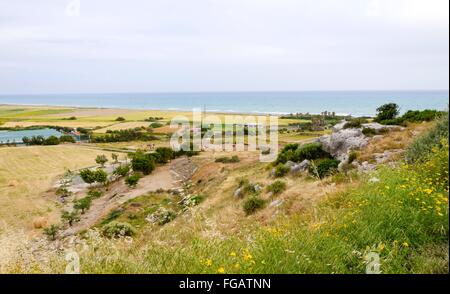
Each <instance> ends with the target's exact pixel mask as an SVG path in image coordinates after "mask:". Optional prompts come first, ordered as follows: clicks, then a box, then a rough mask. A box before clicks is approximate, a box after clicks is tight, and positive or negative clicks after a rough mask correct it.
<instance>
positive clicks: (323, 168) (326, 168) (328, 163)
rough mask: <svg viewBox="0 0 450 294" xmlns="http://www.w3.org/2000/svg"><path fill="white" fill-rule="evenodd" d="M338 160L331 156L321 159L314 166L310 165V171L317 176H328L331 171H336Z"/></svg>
mask: <svg viewBox="0 0 450 294" xmlns="http://www.w3.org/2000/svg"><path fill="white" fill-rule="evenodd" d="M339 163H340V161H339V160H336V159H332V158H327V159H323V160H320V161H318V162H317V164H316V166H315V167H314V165H311V169H312V172H313V173H315V174H316V175H317V176H318V177H319V178H321V179H322V178H324V177H326V176H329V175H330V174H331V173H332V172H335V171H337V168H338V166H339Z"/></svg>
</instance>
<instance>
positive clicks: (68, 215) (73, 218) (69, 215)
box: [61, 211, 80, 226]
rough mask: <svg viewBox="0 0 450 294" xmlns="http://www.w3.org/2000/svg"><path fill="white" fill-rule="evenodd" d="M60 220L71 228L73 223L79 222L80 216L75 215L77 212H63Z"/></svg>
mask: <svg viewBox="0 0 450 294" xmlns="http://www.w3.org/2000/svg"><path fill="white" fill-rule="evenodd" d="M61 219H63V220H64V221H66V222H67V223H68V224H69V226H72V225H73V223H74V222H77V221H79V220H80V216H79V214H78V213H77V211H72V212H68V211H64V212H63V213H62V215H61Z"/></svg>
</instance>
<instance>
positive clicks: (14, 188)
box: [0, 145, 109, 229]
mask: <svg viewBox="0 0 450 294" xmlns="http://www.w3.org/2000/svg"><path fill="white" fill-rule="evenodd" d="M99 154H106V155H107V156H109V152H103V151H101V150H94V149H89V148H86V147H81V146H76V145H59V146H38V147H7V148H1V149H0V219H1V220H2V221H3V222H4V223H6V224H7V225H10V226H14V227H18V228H27V229H32V228H33V221H35V220H36V219H40V218H41V217H43V216H44V217H49V218H50V221H51V219H52V218H53V217H55V213H56V214H57V213H58V212H57V209H55V203H54V201H53V200H54V198H53V199H50V198H46V197H44V195H43V194H44V193H45V192H46V191H48V190H49V189H51V188H52V186H53V185H54V184H55V181H56V180H57V178H58V176H60V175H62V174H63V173H64V172H65V171H66V170H67V169H71V170H75V169H79V168H83V167H87V166H92V165H95V160H94V159H95V157H96V156H97V155H99Z"/></svg>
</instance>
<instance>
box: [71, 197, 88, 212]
mask: <svg viewBox="0 0 450 294" xmlns="http://www.w3.org/2000/svg"><path fill="white" fill-rule="evenodd" d="M91 204H92V198H91V197H89V196H86V197H84V198H81V199H78V200H76V201H75V202H74V204H73V208H74V209H77V210H81V214H84V213H85V212H86V210H88V209H89V208H90V207H91Z"/></svg>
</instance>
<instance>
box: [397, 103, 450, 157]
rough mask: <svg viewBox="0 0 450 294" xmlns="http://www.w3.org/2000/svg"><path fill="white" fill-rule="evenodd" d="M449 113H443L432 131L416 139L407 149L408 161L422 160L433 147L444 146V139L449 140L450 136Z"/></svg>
mask: <svg viewBox="0 0 450 294" xmlns="http://www.w3.org/2000/svg"><path fill="white" fill-rule="evenodd" d="M448 123H449V115H448V112H447V113H445V114H444V115H442V116H441V117H440V118H439V119H438V120H437V121H436V124H435V125H434V126H433V127H432V128H431V130H430V131H428V132H427V133H425V134H424V135H421V136H420V137H418V138H417V139H415V140H414V141H413V142H412V143H411V144H410V145H409V147H408V149H407V150H406V154H405V157H406V160H407V161H408V162H410V163H411V162H416V161H422V160H424V159H425V158H426V156H427V155H428V154H429V153H430V151H431V150H432V149H433V147H440V146H442V140H445V141H448V137H449V128H448Z"/></svg>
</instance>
